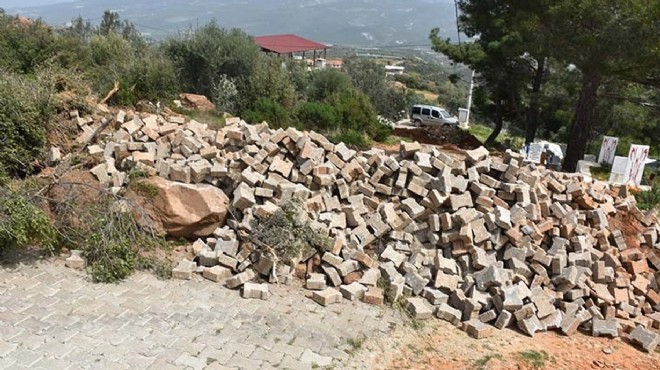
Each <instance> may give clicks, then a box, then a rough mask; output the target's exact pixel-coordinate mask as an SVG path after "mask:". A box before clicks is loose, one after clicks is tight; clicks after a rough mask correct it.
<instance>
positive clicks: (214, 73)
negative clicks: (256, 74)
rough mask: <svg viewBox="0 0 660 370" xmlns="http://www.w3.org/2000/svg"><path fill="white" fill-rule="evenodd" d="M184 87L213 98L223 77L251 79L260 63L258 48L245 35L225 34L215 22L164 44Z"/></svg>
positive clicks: (238, 33) (240, 33)
mask: <svg viewBox="0 0 660 370" xmlns="http://www.w3.org/2000/svg"><path fill="white" fill-rule="evenodd" d="M164 49H165V51H166V53H167V55H169V57H170V59H171V60H172V61H173V62H174V65H175V67H176V72H177V76H178V78H179V81H180V82H181V84H182V86H183V87H184V88H185V89H189V90H190V91H191V92H195V93H198V94H203V95H206V96H211V97H213V94H212V92H213V91H212V86H213V84H214V83H217V82H218V81H220V76H222V75H226V76H228V77H231V78H237V77H247V76H250V75H251V74H252V72H253V70H254V68H255V65H256V63H257V61H258V59H259V54H260V50H259V46H257V44H255V43H254V41H253V40H252V38H251V37H250V36H248V35H247V34H246V33H245V32H243V31H241V30H238V29H232V30H225V29H223V28H221V27H220V26H218V24H217V23H216V22H215V21H212V22H211V23H209V24H207V25H205V26H204V27H202V28H199V29H196V30H189V31H188V32H186V33H184V34H183V35H182V36H180V37H177V38H172V39H169V40H167V41H166V42H165V43H164Z"/></svg>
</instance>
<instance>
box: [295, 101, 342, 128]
mask: <svg viewBox="0 0 660 370" xmlns="http://www.w3.org/2000/svg"><path fill="white" fill-rule="evenodd" d="M296 116H297V117H298V121H299V122H300V123H301V124H302V126H303V128H305V129H321V130H325V131H329V130H335V129H337V127H338V125H339V121H340V117H339V114H338V113H337V110H336V109H335V108H334V107H333V106H331V105H328V104H324V103H313V102H312V103H304V104H302V105H301V106H300V107H299V108H298V111H297V113H296Z"/></svg>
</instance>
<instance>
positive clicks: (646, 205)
mask: <svg viewBox="0 0 660 370" xmlns="http://www.w3.org/2000/svg"><path fill="white" fill-rule="evenodd" d="M635 199H636V200H637V207H639V209H642V210H649V209H654V208H656V207H659V206H660V178H656V179H654V180H653V181H652V182H651V190H647V191H640V192H638V193H636V194H635Z"/></svg>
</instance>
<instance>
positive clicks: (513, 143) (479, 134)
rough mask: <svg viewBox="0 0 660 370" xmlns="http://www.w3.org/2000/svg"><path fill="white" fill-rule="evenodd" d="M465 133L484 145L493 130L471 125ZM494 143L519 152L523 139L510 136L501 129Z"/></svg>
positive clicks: (523, 142)
mask: <svg viewBox="0 0 660 370" xmlns="http://www.w3.org/2000/svg"><path fill="white" fill-rule="evenodd" d="M467 131H468V132H469V133H470V134H471V135H473V136H474V137H476V138H477V139H478V140H479V141H481V142H482V143H485V142H486V140H487V139H488V136H490V134H491V133H492V132H493V129H492V128H491V127H488V126H485V125H480V124H473V125H470V126H469V127H468V129H467ZM495 143H496V144H498V145H499V146H503V147H505V148H509V149H512V150H519V149H520V148H522V147H523V145H525V138H523V137H520V136H515V135H511V133H510V132H509V131H508V130H506V129H503V130H502V131H501V132H500V135H499V136H498V137H497V139H496V140H495Z"/></svg>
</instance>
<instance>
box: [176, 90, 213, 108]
mask: <svg viewBox="0 0 660 370" xmlns="http://www.w3.org/2000/svg"><path fill="white" fill-rule="evenodd" d="M179 99H180V100H181V104H183V106H184V107H186V108H189V109H196V110H200V111H204V112H205V111H210V110H214V109H215V105H214V104H213V103H211V101H210V100H209V99H208V98H207V97H206V96H204V95H197V94H187V93H184V94H179Z"/></svg>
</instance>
